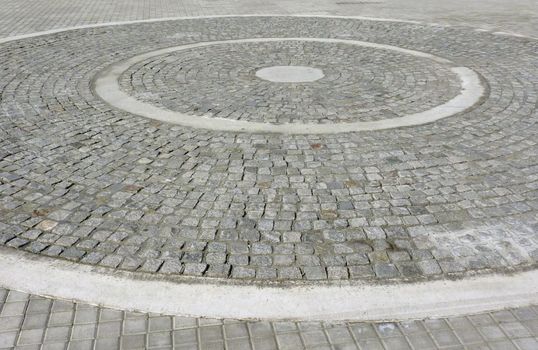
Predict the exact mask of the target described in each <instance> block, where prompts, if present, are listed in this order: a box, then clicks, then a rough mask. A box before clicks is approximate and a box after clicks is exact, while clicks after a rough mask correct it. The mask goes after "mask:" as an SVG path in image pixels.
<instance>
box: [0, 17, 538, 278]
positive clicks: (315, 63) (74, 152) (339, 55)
mask: <svg viewBox="0 0 538 350" xmlns="http://www.w3.org/2000/svg"><path fill="white" fill-rule="evenodd" d="M358 43H360V44H358ZM275 67H276V68H277V69H275ZM278 67H280V68H278ZM282 67H287V68H285V69H283V68H282ZM462 72H464V73H465V74H464V73H462ZM110 77H112V79H111V80H112V85H107V84H104V85H103V83H102V80H103V79H105V78H106V79H109V80H110ZM466 77H471V78H470V80H469V81H471V82H473V81H474V86H473V87H472V88H471V87H469V86H468V83H469V82H468V81H466V80H465V79H466ZM473 79H474V80H473ZM469 84H471V83H469ZM471 85H473V84H471ZM111 86H112V87H111ZM107 91H112V92H113V93H112V92H111V94H108V93H107ZM537 91H538V42H537V41H535V40H532V39H527V38H521V37H510V36H501V35H493V34H491V33H488V32H480V31H474V30H471V29H469V28H452V27H440V26H430V25H421V24H412V23H400V22H388V21H370V20H359V19H350V18H348V19H346V18H322V17H315V18H313V17H312V18H309V17H221V18H197V19H184V20H175V21H162V22H151V23H136V24H125V25H119V26H105V27H97V28H85V29H77V30H70V31H65V32H59V33H53V34H47V35H41V36H36V37H30V38H26V39H21V40H17V41H10V42H5V43H3V44H2V45H0V93H1V99H0V116H1V118H0V243H1V244H2V245H4V246H8V247H11V248H15V249H19V250H24V251H28V252H32V253H35V254H40V255H44V256H48V257H53V258H58V259H67V260H71V261H75V262H79V263H83V264H89V265H98V266H104V267H109V268H114V269H120V270H128V271H142V272H150V273H157V274H163V275H166V276H170V275H186V276H205V277H218V278H227V279H233V280H249V281H258V280H259V281H268V280H278V281H282V282H290V281H302V280H369V281H378V280H401V279H405V280H425V279H432V278H443V277H458V276H465V275H468V274H471V273H476V272H482V273H484V272H491V271H497V272H507V271H515V270H523V269H531V268H533V267H534V266H536V262H537V261H538V235H537V231H538V222H537V221H538V219H537V217H538V216H537V212H538V157H537V154H538V145H537V144H538V137H537V135H538V126H537V122H538V112H537V110H536V108H537V99H538V95H537ZM469 94H470V95H472V96H470V97H469ZM126 101H127V102H126ZM124 106H126V107H129V106H136V108H134V110H133V111H128V108H127V109H126V108H124ZM138 106H140V107H138ZM139 110H140V113H138V111H139ZM143 111H158V112H157V114H159V113H163V114H166V115H169V116H170V117H169V118H168V117H167V121H163V118H159V117H158V116H157V115H155V118H153V114H152V115H145V112H143ZM150 114H151V113H150ZM175 115H178V116H180V117H181V118H180V119H181V120H184V121H181V120H180V119H178V120H177V121H176V120H174V116H175ZM145 116H147V117H149V118H146V117H145ZM150 118H153V119H150ZM406 118H407V119H406ZM410 118H411V119H412V120H413V122H412V123H407V122H405V123H403V122H402V120H408V119H410ZM155 119H157V120H155ZM199 121H203V123H202V122H199ZM238 122H240V123H244V124H241V125H242V126H241V128H238V129H236V130H231V129H230V128H226V127H223V128H220V127H217V126H218V125H224V126H226V125H235V124H233V123H238ZM197 123H198V124H197ZM230 123H231V124H230ZM249 123H255V125H257V126H256V127H254V128H252V129H250V128H249V125H250V124H249ZM361 123H377V124H375V125H377V127H375V128H373V129H372V130H362V129H360V128H359V129H357V128H355V127H356V126H357V125H359V126H362V125H370V124H361ZM394 123H395V124H394ZM348 124H349V126H350V127H349V128H348ZM260 125H261V126H260ZM258 126H259V127H258ZM303 126H304V129H302V127H303ZM385 126H386V127H385ZM395 126H398V127H396V128H395ZM264 127H267V132H264V130H265V129H263V128H264ZM308 128H313V129H312V130H315V132H312V133H310V132H309V130H310V129H308ZM374 129H375V130H374ZM230 130H231V131H230ZM288 130H289V132H287V131H288ZM334 130H337V132H334ZM360 130H362V131H360ZM316 283H317V282H316Z"/></svg>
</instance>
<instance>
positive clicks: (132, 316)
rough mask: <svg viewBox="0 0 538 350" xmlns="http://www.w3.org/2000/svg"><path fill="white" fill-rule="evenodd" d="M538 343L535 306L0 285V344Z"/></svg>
mask: <svg viewBox="0 0 538 350" xmlns="http://www.w3.org/2000/svg"><path fill="white" fill-rule="evenodd" d="M120 348H121V349H128V350H133V349H172V348H174V349H201V350H202V349H231V350H240V349H266V350H270V349H293V350H297V349H319V350H321V349H334V350H336V349H341V350H343V349H350V350H351V349H361V350H366V349H387V350H405V349H414V350H426V349H484V350H485V349H492V350H493V349H502V350H512V349H514V350H516V349H517V350H535V349H537V348H538V307H536V306H534V307H526V308H518V309H510V310H502V311H496V312H491V313H483V314H477V315H469V316H464V317H453V318H440V319H427V320H422V321H405V322H384V323H365V322H347V323H345V322H340V323H329V322H284V321H279V322H269V321H236V320H217V319H195V318H188V317H173V316H164V315H157V314H143V313H136V312H124V311H118V310H112V309H107V308H100V307H95V306H91V305H84V304H76V303H72V302H67V301H61V300H51V299H47V298H43V297H38V296H34V295H28V294H25V293H21V292H17V291H13V290H11V291H10V290H6V289H2V288H0V349H2V350H4V349H43V350H45V349H47V350H50V349H103V350H105V349H106V350H108V349H120Z"/></svg>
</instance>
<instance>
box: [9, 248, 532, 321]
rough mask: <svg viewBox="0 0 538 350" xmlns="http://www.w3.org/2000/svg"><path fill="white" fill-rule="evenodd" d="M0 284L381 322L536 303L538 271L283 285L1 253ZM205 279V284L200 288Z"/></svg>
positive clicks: (73, 295) (218, 312)
mask: <svg viewBox="0 0 538 350" xmlns="http://www.w3.org/2000/svg"><path fill="white" fill-rule="evenodd" d="M0 266H2V269H0V285H2V286H3V287H5V288H8V289H15V290H20V291H24V292H27V293H31V294H37V295H42V296H50V297H53V298H60V299H68V300H73V301H77V302H82V303H88V304H94V305H99V306H104V307H110V308H116V309H122V310H135V311H143V312H154V313H162V314H168V315H178V316H194V317H210V318H232V319H268V320H327V321H328V320H354V321H384V320H403V319H423V318H429V317H448V316H458V315H464V314H470V313H479V312H486V311H492V310H498V309H504V308H512V307H521V306H527V305H531V304H536V303H538V271H528V272H519V273H514V274H512V275H499V274H492V275H486V276H478V277H471V278H465V279H462V280H438V281H429V282H420V283H400V284H369V283H366V282H362V281H357V282H356V283H353V284H343V285H317V284H316V283H315V282H313V283H312V284H302V285H295V286H288V287H278V286H267V287H264V286H260V285H259V284H258V285H248V284H243V285H233V284H229V283H226V284H219V283H218V282H216V281H214V280H213V281H210V280H208V279H205V278H196V279H195V280H196V283H192V281H193V278H178V279H176V280H175V281H171V280H166V279H164V278H163V277H161V276H155V275H150V274H143V273H130V272H122V271H115V270H112V269H105V268H96V267H91V266H87V265H81V264H76V263H72V262H69V261H65V260H59V259H54V258H48V257H42V256H38V255H34V254H30V253H26V252H21V251H17V250H13V249H9V248H0ZM204 281H208V283H205V282H204Z"/></svg>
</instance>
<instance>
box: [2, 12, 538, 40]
mask: <svg viewBox="0 0 538 350" xmlns="http://www.w3.org/2000/svg"><path fill="white" fill-rule="evenodd" d="M230 17H314V18H341V19H359V20H364V21H378V22H395V23H409V24H420V25H429V26H434V27H453V26H456V25H449V24H439V23H431V22H424V21H412V20H404V19H397V18H383V17H368V16H338V15H328V14H308V13H304V14H282V13H280V14H276V13H275V14H271V13H269V14H256V13H253V14H242V15H212V16H179V17H162V18H150V19H139V20H131V21H114V22H102V23H93V24H83V25H79V26H71V27H63V28H56V29H49V30H43V31H39V32H34V33H29V34H21V35H14V36H9V37H5V38H0V44H3V43H7V42H10V41H15V40H20V39H27V38H33V37H37V36H41V35H48V34H55V33H62V32H67V31H70V30H77V29H89V28H100V27H108V26H119V25H124V24H136V23H152V22H166V21H175V20H182V19H204V18H230ZM469 28H470V29H475V30H478V31H481V32H488V33H492V34H494V35H506V36H514V37H518V38H526V39H532V40H538V37H533V36H528V35H524V34H519V33H512V32H498V31H491V30H488V29H483V28H476V27H471V26H469Z"/></svg>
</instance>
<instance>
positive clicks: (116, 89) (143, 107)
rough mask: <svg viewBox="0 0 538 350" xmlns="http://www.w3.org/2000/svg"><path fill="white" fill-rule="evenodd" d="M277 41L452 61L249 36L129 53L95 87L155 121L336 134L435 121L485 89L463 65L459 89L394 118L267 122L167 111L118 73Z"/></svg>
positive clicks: (416, 53)
mask: <svg viewBox="0 0 538 350" xmlns="http://www.w3.org/2000/svg"><path fill="white" fill-rule="evenodd" d="M279 41H306V42H321V43H339V44H347V45H356V46H362V47H369V48H374V49H381V50H390V51H396V52H399V53H404V54H408V55H413V56H416V57H421V58H427V59H431V60H433V61H435V62H438V63H441V64H447V65H452V62H451V61H449V60H447V59H444V58H441V57H438V56H435V55H432V54H429V53H425V52H420V51H415V50H409V49H404V48H400V47H396V46H391V45H385V44H377V43H370V42H365V41H358V40H343V39H326V38H323V39H319V38H254V39H240V40H226V41H212V42H200V43H195V44H190V45H182V46H175V47H169V48H165V49H161V50H156V51H152V52H148V53H144V54H141V55H137V56H135V57H132V58H130V59H127V60H124V61H121V62H118V63H116V64H113V65H112V66H110V67H108V68H107V69H105V70H103V71H102V72H100V73H99V74H98V75H97V77H96V80H95V82H94V89H95V92H96V94H97V95H99V96H100V97H101V98H102V99H103V100H104V101H105V102H107V103H108V104H110V105H112V106H114V107H116V108H118V109H121V110H124V111H126V112H129V113H131V114H135V115H139V116H142V117H146V118H150V119H156V120H159V121H163V122H167V123H172V124H179V125H182V126H187V127H194V128H202V129H209V130H220V131H234V132H270V133H282V134H335V133H345V132H356V131H367V130H382V129H391V128H398V127H406V126H414V125H421V124H427V123H431V122H434V121H436V120H439V119H442V118H446V117H450V116H452V115H454V114H457V113H460V112H463V111H465V110H466V109H468V108H470V107H472V106H473V105H474V104H476V103H477V102H479V101H480V99H481V97H482V96H483V94H484V91H485V89H484V87H483V86H482V84H481V82H480V78H479V77H478V75H477V74H476V73H475V72H474V71H473V70H471V69H469V68H466V67H453V68H451V71H452V72H453V73H455V74H456V75H457V76H458V77H459V79H460V81H461V91H460V93H459V94H458V95H457V96H456V97H454V98H452V99H451V100H449V101H447V102H445V103H443V104H441V105H439V106H436V107H434V108H431V109H429V110H426V111H423V112H419V113H414V114H409V115H405V116H402V117H398V118H392V119H383V120H378V121H371V122H351V123H333V124H314V123H285V124H270V123H260V122H249V121H242V120H233V119H225V118H218V117H211V116H208V115H207V116H193V115H190V114H185V113H180V112H175V111H171V110H168V109H165V108H161V107H158V106H155V105H152V104H150V103H146V102H143V101H140V100H137V99H136V98H134V97H133V96H130V95H129V94H127V93H125V92H124V91H122V89H121V87H120V85H119V81H118V79H119V77H120V76H121V75H122V74H123V73H124V72H125V71H126V70H128V69H129V68H130V67H131V66H133V65H134V64H136V63H139V62H141V61H143V60H146V59H150V58H153V57H156V56H161V55H165V54H170V53H173V52H177V51H182V50H187V49H193V48H199V47H206V46H211V45H225V44H235V43H258V42H279Z"/></svg>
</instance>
